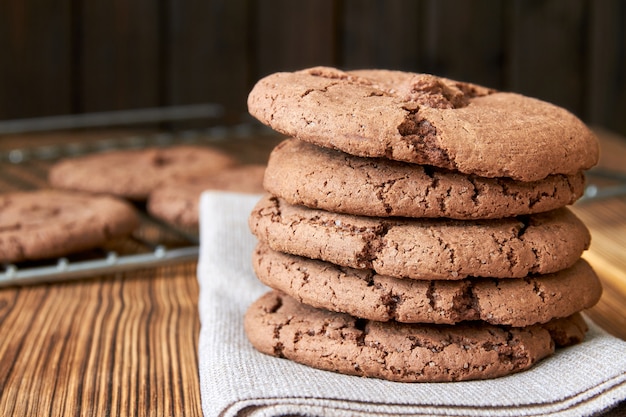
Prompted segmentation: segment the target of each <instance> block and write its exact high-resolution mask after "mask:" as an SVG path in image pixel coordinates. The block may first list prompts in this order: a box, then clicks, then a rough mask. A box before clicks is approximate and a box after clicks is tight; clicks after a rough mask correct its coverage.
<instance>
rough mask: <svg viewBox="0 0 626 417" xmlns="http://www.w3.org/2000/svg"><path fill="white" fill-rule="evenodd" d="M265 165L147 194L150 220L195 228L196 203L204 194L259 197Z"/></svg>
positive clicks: (192, 179)
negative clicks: (220, 193)
mask: <svg viewBox="0 0 626 417" xmlns="http://www.w3.org/2000/svg"><path fill="white" fill-rule="evenodd" d="M264 172H265V165H241V166H237V167H232V168H225V169H224V170H222V171H220V172H217V173H215V174H213V175H207V176H201V177H189V178H185V179H181V180H173V181H169V182H168V183H166V184H163V185H162V186H160V187H159V188H157V189H155V190H154V191H153V192H151V193H150V196H149V197H148V204H147V209H148V212H149V213H150V214H152V215H153V216H155V217H157V218H160V219H162V220H165V221H166V222H168V223H171V224H174V225H176V226H180V227H193V228H196V227H198V224H199V213H198V201H199V199H200V194H202V192H203V191H206V190H222V191H233V192H240V193H249V194H261V193H263V192H264V190H263V173H264Z"/></svg>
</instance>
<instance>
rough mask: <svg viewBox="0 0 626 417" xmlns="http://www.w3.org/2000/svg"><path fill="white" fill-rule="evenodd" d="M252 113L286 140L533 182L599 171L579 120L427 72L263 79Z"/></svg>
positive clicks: (309, 73)
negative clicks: (591, 169) (557, 175)
mask: <svg viewBox="0 0 626 417" xmlns="http://www.w3.org/2000/svg"><path fill="white" fill-rule="evenodd" d="M248 109H249V111H250V113H251V114H252V115H253V116H255V117H256V118H257V119H259V120H260V121H261V122H263V123H265V124H267V125H269V126H271V127H272V128H274V129H275V130H277V131H279V132H281V133H284V134H286V135H288V136H293V137H296V138H298V139H301V140H305V141H308V142H311V143H315V144H317V145H320V146H324V147H328V148H333V149H340V150H342V151H344V152H346V153H349V154H352V155H358V156H365V157H385V158H389V159H394V160H398V161H405V162H411V163H417V164H427V165H433V166H437V167H441V168H445V169H450V170H455V171H459V172H462V173H464V174H474V175H479V176H482V177H510V178H513V179H515V180H519V181H536V180H540V179H543V178H545V177H547V176H549V175H553V174H566V175H575V174H576V173H578V172H579V171H581V170H585V169H588V168H590V167H592V166H593V165H595V164H596V163H597V160H598V153H599V152H598V149H599V147H598V142H597V138H596V137H595V136H594V135H593V133H592V132H591V131H590V130H589V129H588V128H587V127H586V126H585V125H584V123H582V122H581V121H580V120H579V119H578V118H576V117H575V116H574V115H573V114H571V113H570V112H568V111H567V110H565V109H563V108H560V107H557V106H555V105H552V104H549V103H546V102H543V101H540V100H537V99H533V98H529V97H524V96H522V95H519V94H513V93H504V92H498V91H494V90H489V89H487V88H484V87H480V86H477V85H474V84H469V83H463V82H458V81H453V80H449V79H445V78H440V77H435V76H433V75H427V74H415V73H406V72H398V71H385V70H365V71H349V72H343V71H340V70H337V69H334V68H326V67H317V68H310V69H306V70H302V71H297V72H293V73H286V72H282V73H275V74H271V75H269V76H267V77H265V78H263V79H261V80H260V81H259V82H258V83H257V84H256V85H255V86H254V88H253V89H252V91H251V92H250V95H249V97H248Z"/></svg>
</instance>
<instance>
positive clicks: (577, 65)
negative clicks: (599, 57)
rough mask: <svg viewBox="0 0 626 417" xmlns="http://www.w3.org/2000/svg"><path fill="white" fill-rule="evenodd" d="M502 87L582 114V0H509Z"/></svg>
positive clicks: (583, 10)
mask: <svg viewBox="0 0 626 417" xmlns="http://www.w3.org/2000/svg"><path fill="white" fill-rule="evenodd" d="M507 13H508V18H507V21H508V22H507V23H508V24H509V28H508V32H509V33H508V35H507V36H508V43H507V44H506V45H505V48H504V53H505V54H507V55H508V56H507V59H508V60H509V63H508V71H507V74H508V75H507V78H506V80H505V81H506V84H505V87H506V89H507V90H512V91H515V92H518V93H521V94H525V95H529V96H532V97H537V98H540V99H542V100H546V101H549V102H551V103H554V104H556V105H559V106H563V107H565V108H567V109H568V110H570V111H572V112H573V113H575V114H577V115H579V116H582V112H583V93H584V91H583V88H584V73H583V70H582V68H584V64H585V62H586V61H585V60H586V59H587V56H586V52H587V49H586V39H585V36H584V34H585V30H584V29H585V19H584V16H585V2H584V0H548V1H542V2H538V1H523V0H515V1H513V2H510V3H509V9H508V11H507Z"/></svg>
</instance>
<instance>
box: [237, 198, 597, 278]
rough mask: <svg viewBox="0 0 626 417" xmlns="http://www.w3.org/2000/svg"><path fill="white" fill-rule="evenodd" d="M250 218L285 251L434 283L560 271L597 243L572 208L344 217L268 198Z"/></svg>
mask: <svg viewBox="0 0 626 417" xmlns="http://www.w3.org/2000/svg"><path fill="white" fill-rule="evenodd" d="M248 223H249V226H250V230H251V231H252V233H253V234H254V235H256V236H257V237H258V238H259V240H261V241H262V242H267V243H268V244H269V246H270V247H271V248H272V249H274V250H277V251H280V252H286V253H291V254H293V255H300V256H305V257H308V258H312V259H321V260H324V261H328V262H332V263H334V264H338V265H342V266H348V267H351V268H358V269H363V268H366V269H373V270H374V271H376V272H378V273H379V274H383V275H391V276H394V277H399V278H403V277H405V278H414V279H429V280H432V279H447V280H454V279H462V278H465V277H467V276H480V277H495V278H522V277H525V276H527V275H528V274H546V273H550V272H556V271H559V270H561V269H564V268H567V267H570V266H572V265H573V264H574V263H575V262H576V261H577V260H578V258H580V256H581V255H582V253H583V251H584V250H585V249H587V248H588V247H589V243H590V240H591V236H590V234H589V231H588V229H587V228H586V227H585V225H584V223H583V222H581V221H580V220H579V219H578V218H577V217H576V215H574V213H572V212H571V211H570V210H569V209H567V208H565V207H563V208H560V209H556V210H552V211H549V212H546V213H539V214H532V215H528V216H520V217H518V218H515V217H513V218H505V219H494V220H465V221H463V220H450V219H404V218H385V217H364V216H353V215H349V214H338V213H333V212H328V211H324V210H317V209H310V208H307V207H304V206H294V205H291V204H288V203H287V202H285V201H284V200H282V199H281V198H278V197H273V196H271V195H265V196H263V198H262V199H261V200H259V202H258V203H257V204H256V206H255V207H254V209H253V210H252V212H251V213H250V217H249V219H248Z"/></svg>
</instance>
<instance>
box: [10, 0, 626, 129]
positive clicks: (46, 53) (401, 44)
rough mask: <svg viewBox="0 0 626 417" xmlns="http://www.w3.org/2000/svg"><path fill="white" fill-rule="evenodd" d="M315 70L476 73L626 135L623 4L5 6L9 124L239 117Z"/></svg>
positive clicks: (351, 0) (162, 0)
mask: <svg viewBox="0 0 626 417" xmlns="http://www.w3.org/2000/svg"><path fill="white" fill-rule="evenodd" d="M314 65H333V66H337V67H340V68H344V69H351V68H366V67H370V68H371V67H379V68H390V69H400V70H410V71H417V72H430V73H435V74H438V75H442V76H448V77H451V78H456V79H461V80H466V81H473V82H476V83H480V84H484V85H487V86H490V87H494V88H498V89H503V90H510V91H516V92H520V93H523V94H527V95H531V96H535V97H538V98H542V99H545V100H548V101H551V102H553V103H556V104H559V105H562V106H564V107H566V108H568V109H569V110H571V111H572V112H574V113H575V114H577V115H579V116H580V117H581V118H582V119H583V120H585V121H586V122H588V123H590V124H594V125H600V126H604V127H606V128H609V129H611V130H613V131H616V132H618V133H622V134H626V1H623V0H511V1H506V0H418V1H411V0H182V1H177V0H132V1H123V0H57V1H45V0H0V120H6V119H17V118H27V117H40V116H50V115H62V114H73V113H83V112H97V111H107V110H121V109H133V108H146V107H156V106H169V105H179V104H192V103H207V102H211V103H220V104H222V105H223V106H224V108H225V110H226V113H225V117H224V119H223V120H222V121H221V122H224V123H234V122H238V121H240V120H242V118H244V115H245V113H246V105H245V103H246V96H247V93H248V91H249V90H250V88H251V86H252V85H253V83H254V82H255V81H256V80H257V79H258V78H259V77H262V76H263V75H266V74H268V73H271V72H275V71H281V70H294V69H299V68H303V67H307V66H314ZM0 139H1V138H0Z"/></svg>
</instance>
